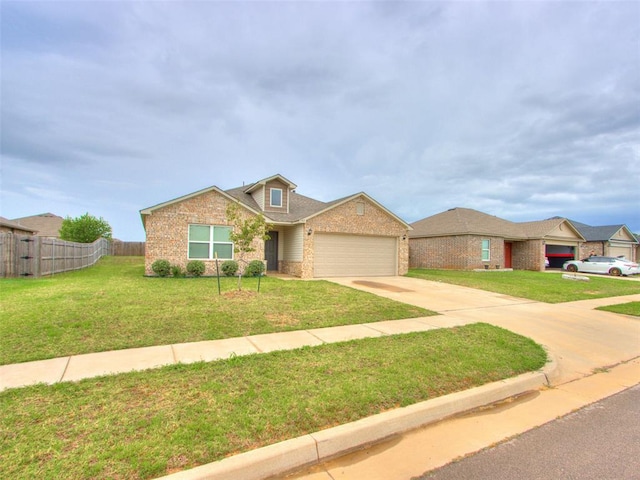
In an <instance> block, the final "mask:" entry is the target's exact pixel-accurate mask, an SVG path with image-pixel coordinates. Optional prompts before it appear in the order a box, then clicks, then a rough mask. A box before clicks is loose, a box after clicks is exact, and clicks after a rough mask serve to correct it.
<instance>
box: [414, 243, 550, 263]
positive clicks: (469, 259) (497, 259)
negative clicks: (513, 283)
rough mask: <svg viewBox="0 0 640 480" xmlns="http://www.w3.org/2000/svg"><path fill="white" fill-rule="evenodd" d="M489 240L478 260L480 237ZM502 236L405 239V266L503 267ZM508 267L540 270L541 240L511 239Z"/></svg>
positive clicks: (542, 250)
mask: <svg viewBox="0 0 640 480" xmlns="http://www.w3.org/2000/svg"><path fill="white" fill-rule="evenodd" d="M485 239H489V240H491V245H490V252H489V255H490V259H489V261H488V262H483V261H482V240H485ZM504 255H505V253H504V239H503V238H502V237H487V236H477V235H451V236H447V237H431V238H412V239H410V241H409V266H410V267H411V268H435V269H444V270H473V269H477V268H485V265H487V266H488V268H491V269H495V268H496V266H498V267H499V268H504V267H505V258H504ZM511 261H512V267H513V268H514V269H519V270H544V244H543V243H542V240H529V241H524V242H512V251H511Z"/></svg>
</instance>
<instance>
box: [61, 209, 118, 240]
mask: <svg viewBox="0 0 640 480" xmlns="http://www.w3.org/2000/svg"><path fill="white" fill-rule="evenodd" d="M100 237H103V238H106V239H107V240H111V225H109V224H108V223H107V221H106V220H104V219H103V218H102V217H100V218H96V217H94V216H91V215H89V213H85V214H84V215H81V216H79V217H76V218H71V217H66V218H65V219H64V220H63V221H62V226H61V227H60V238H61V239H62V240H68V241H70V242H79V243H93V242H95V241H96V240H97V239H99V238H100Z"/></svg>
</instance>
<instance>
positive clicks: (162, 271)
mask: <svg viewBox="0 0 640 480" xmlns="http://www.w3.org/2000/svg"><path fill="white" fill-rule="evenodd" d="M151 270H153V273H155V274H156V275H158V276H159V277H167V276H169V273H171V264H170V263H169V260H156V261H155V262H153V263H152V264H151Z"/></svg>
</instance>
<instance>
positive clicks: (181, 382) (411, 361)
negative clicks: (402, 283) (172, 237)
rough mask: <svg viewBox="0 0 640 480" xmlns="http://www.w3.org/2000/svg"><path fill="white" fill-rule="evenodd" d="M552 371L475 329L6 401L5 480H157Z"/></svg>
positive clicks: (173, 370) (519, 344)
mask: <svg viewBox="0 0 640 480" xmlns="http://www.w3.org/2000/svg"><path fill="white" fill-rule="evenodd" d="M545 362H546V353H545V352H544V350H543V349H542V348H541V347H540V346H539V345H537V344H536V343H534V342H533V341H532V340H530V339H527V338H525V337H522V336H519V335H516V334H514V333H511V332H509V331H507V330H504V329H500V328H498V327H493V326H490V325H487V324H474V325H467V326H464V327H457V328H453V329H439V330H432V331H429V332H421V333H412V334H407V335H397V336H390V337H379V338H369V339H364V340H358V341H351V342H344V343H338V344H326V345H322V346H318V347H305V348H303V349H299V350H294V351H280V352H272V353H268V354H262V355H251V356H247V357H233V358H230V359H228V360H224V361H218V362H212V363H198V364H192V365H177V366H170V367H166V368H162V369H157V370H149V371H146V372H135V373H130V374H123V375H117V376H111V377H102V378H97V379H87V380H83V381H80V382H77V383H60V384H56V385H52V386H44V385H38V386H33V387H27V388H22V389H14V390H8V391H5V392H3V393H0V413H1V416H0V458H2V462H0V478H11V479H32V478H39V479H84V478H126V479H147V478H153V477H157V476H160V475H164V474H168V473H172V472H175V471H179V470H183V469H187V468H191V467H194V466H197V465H200V464H205V463H209V462H212V461H215V460H219V459H222V458H224V457H226V456H229V455H232V454H236V453H239V452H243V451H248V450H251V449H255V448H258V447H261V446H264V445H268V444H272V443H275V442H278V441H282V440H285V439H289V438H295V437H297V436H300V435H303V434H306V433H310V432H314V431H318V430H321V429H325V428H328V427H332V426H335V425H338V424H343V423H346V422H351V421H354V420H357V419H359V418H363V417H367V416H370V415H373V414H376V413H379V412H383V411H386V410H389V409H394V408H397V407H402V406H406V405H410V404H413V403H416V402H420V401H423V400H427V399H430V398H434V397H438V396H441V395H445V394H449V393H453V392H456V391H461V390H465V389H468V388H470V387H474V386H478V385H482V384H485V383H488V382H492V381H496V380H499V379H504V378H508V377H512V376H515V375H518V374H520V373H523V372H527V371H532V370H536V369H539V368H541V367H542V366H543V365H544V364H545Z"/></svg>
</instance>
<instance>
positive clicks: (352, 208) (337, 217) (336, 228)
mask: <svg viewBox="0 0 640 480" xmlns="http://www.w3.org/2000/svg"><path fill="white" fill-rule="evenodd" d="M358 204H364V214H363V215H358V208H359V207H358ZM308 228H311V229H312V230H313V232H314V233H319V232H324V233H347V234H355V235H380V236H390V237H398V238H399V240H398V262H397V264H398V272H397V274H398V275H404V274H405V273H407V271H408V268H409V241H408V239H407V240H402V236H403V235H406V234H408V232H407V229H406V227H405V225H404V224H402V223H401V222H399V221H398V220H397V219H396V218H394V217H393V216H391V215H389V214H388V213H387V212H386V211H384V210H382V209H380V208H379V207H378V206H377V205H376V204H374V203H372V202H370V201H368V200H367V199H364V198H361V197H359V198H355V199H353V200H350V201H349V202H346V203H344V204H342V205H339V206H337V207H335V208H332V209H331V210H329V211H328V212H325V213H323V214H321V215H318V216H317V217H313V218H312V219H310V220H309V221H308V222H307V224H306V225H305V230H306V229H308ZM314 237H315V235H304V261H303V263H302V268H301V277H302V278H312V277H313V239H314Z"/></svg>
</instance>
